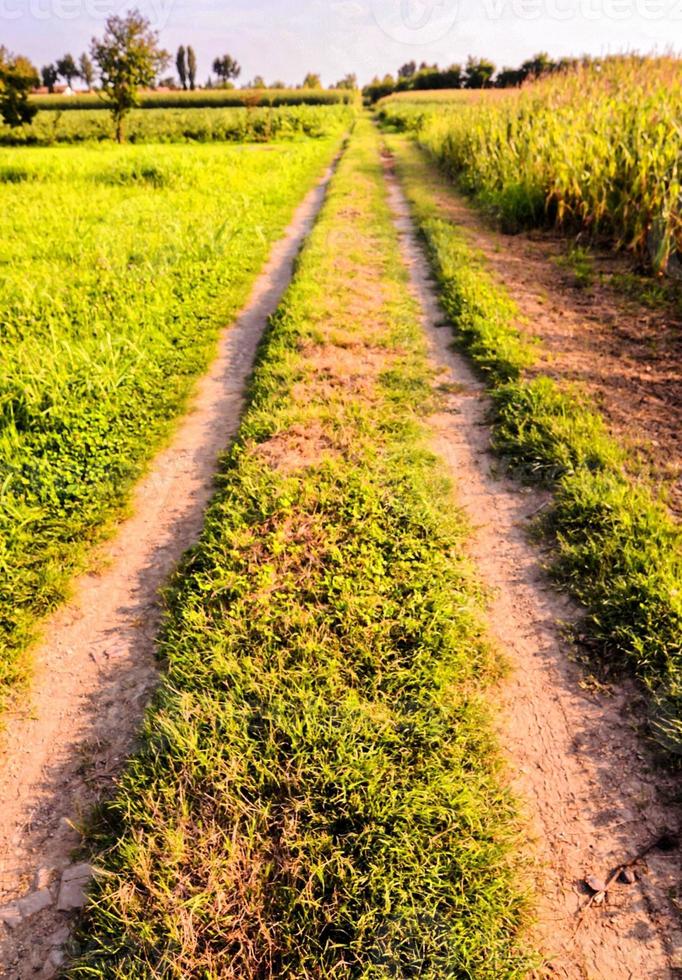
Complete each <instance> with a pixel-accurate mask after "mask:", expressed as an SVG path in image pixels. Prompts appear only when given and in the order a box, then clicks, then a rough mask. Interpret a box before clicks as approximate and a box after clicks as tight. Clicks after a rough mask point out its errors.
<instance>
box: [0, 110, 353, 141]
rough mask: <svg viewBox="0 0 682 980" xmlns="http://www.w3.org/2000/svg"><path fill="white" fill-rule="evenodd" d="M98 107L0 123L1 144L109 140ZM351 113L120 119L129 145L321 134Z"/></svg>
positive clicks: (343, 125) (169, 113) (161, 114)
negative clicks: (24, 123)
mask: <svg viewBox="0 0 682 980" xmlns="http://www.w3.org/2000/svg"><path fill="white" fill-rule="evenodd" d="M97 106H98V107H99V108H94V107H93V108H90V109H75V110H71V111H69V112H65V111H63V110H61V109H60V110H50V111H42V112H39V113H38V115H37V116H36V117H35V119H34V120H33V122H32V123H31V124H30V125H29V126H22V127H20V128H19V129H12V128H10V127H9V126H3V125H1V124H0V145H2V144H4V145H7V146H23V145H27V146H31V145H38V146H45V145H49V144H51V143H85V142H108V141H111V140H112V138H113V133H114V129H113V124H112V121H111V115H110V113H109V112H108V111H107V110H106V109H102V108H101V103H100V102H99V101H98V102H97ZM354 114H355V109H354V107H353V106H351V105H298V106H296V105H294V106H288V107H279V108H277V107H275V108H258V107H252V108H248V109H247V108H221V107H213V108H210V107H209V108H193V107H184V108H178V107H176V108H147V109H133V111H132V112H131V113H130V115H129V116H128V118H127V120H126V123H125V136H126V140H127V141H128V142H130V143H214V142H232V143H244V142H260V143H263V142H269V141H270V140H285V139H305V138H308V137H314V138H324V137H329V136H333V135H335V134H337V133H341V132H342V131H344V130H345V129H347V128H348V127H349V126H350V124H351V122H352V119H353V117H354Z"/></svg>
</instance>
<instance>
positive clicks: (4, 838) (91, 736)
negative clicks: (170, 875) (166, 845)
mask: <svg viewBox="0 0 682 980" xmlns="http://www.w3.org/2000/svg"><path fill="white" fill-rule="evenodd" d="M330 176H331V170H330V171H329V172H328V173H327V174H326V175H325V177H324V178H323V180H322V181H321V182H320V183H319V184H318V186H317V187H316V188H315V189H314V190H313V191H311V192H310V193H309V194H308V195H307V197H306V198H305V200H304V201H303V202H302V204H301V205H300V206H299V208H298V210H297V211H296V214H295V216H294V218H293V220H292V223H291V224H290V226H289V228H288V229H287V231H286V233H285V235H284V237H283V238H282V239H281V240H280V241H279V242H278V243H277V244H276V245H275V246H274V248H273V250H272V253H271V256H270V259H269V261H268V263H267V265H266V267H265V269H264V270H263V272H262V274H261V275H260V277H259V278H258V280H257V282H256V285H255V287H254V289H253V292H252V295H251V298H250V300H249V302H248V304H247V305H246V307H245V308H244V310H243V311H242V313H241V314H240V316H239V317H238V319H237V320H236V322H235V323H234V324H233V325H232V326H231V327H230V328H228V329H226V330H225V332H224V333H223V335H222V337H221V339H220V342H219V348H218V354H217V357H216V359H215V360H214V362H213V364H212V366H211V368H210V370H209V372H208V373H207V374H206V375H205V376H204V377H203V378H202V379H201V381H200V382H199V384H198V386H197V390H196V394H195V397H194V400H193V403H192V405H191V410H190V411H189V413H188V414H187V416H186V417H185V418H184V419H183V420H182V421H181V422H180V424H179V425H178V427H177V429H176V431H175V434H174V435H173V437H172V439H171V441H170V442H169V444H168V445H167V446H166V448H165V449H163V450H162V451H161V452H160V453H159V454H158V456H157V457H156V458H155V460H154V461H153V463H152V465H151V467H150V469H149V471H148V474H147V476H146V477H145V478H144V479H143V480H142V481H141V482H140V483H139V485H138V487H137V489H136V491H135V494H134V499H133V502H132V506H131V514H132V516H131V517H130V519H128V520H126V521H125V522H124V523H122V524H121V526H120V528H119V529H118V531H117V533H116V535H115V537H114V538H113V539H112V540H111V541H110V542H108V543H107V544H106V545H105V546H104V547H102V548H101V549H100V550H99V552H98V553H97V554H96V555H95V557H94V559H93V567H96V568H97V569H98V571H93V572H91V573H90V574H87V575H83V576H82V577H80V578H79V579H78V580H77V582H76V583H75V586H74V592H73V595H74V598H73V600H72V601H70V602H69V603H68V604H67V605H65V606H64V607H63V608H61V609H60V610H59V611H58V612H57V613H56V614H55V615H54V616H53V617H51V618H50V619H49V621H47V622H46V623H45V625H44V629H43V634H44V639H43V640H42V641H41V642H40V643H39V644H38V645H37V646H36V648H35V650H34V651H33V662H34V664H35V670H34V676H33V683H32V688H31V691H30V700H29V704H28V706H27V707H26V709H25V710H24V711H22V712H21V713H15V714H14V715H11V716H10V717H9V718H7V722H6V731H5V732H4V733H3V736H2V744H1V747H0V752H1V755H2V771H1V772H0V799H1V800H2V808H1V809H0V907H1V908H0V975H2V976H6V977H10V978H12V980H15V978H16V980H20V978H22V980H23V978H26V977H37V976H39V977H49V976H52V975H54V973H56V972H57V969H58V967H59V964H60V962H61V960H62V958H63V955H64V954H63V946H64V944H65V943H66V942H67V940H68V932H69V930H68V926H69V923H70V920H71V917H72V915H73V912H72V911H62V910H59V909H58V908H57V904H58V903H60V904H61V903H63V900H64V896H65V894H66V892H65V891H63V890H62V888H63V886H64V885H65V884H68V881H67V880H66V879H68V878H69V877H70V876H71V877H72V876H73V874H74V869H73V867H72V865H71V860H72V854H73V852H74V849H75V848H77V847H78V845H79V843H80V840H81V834H80V832H79V829H80V828H81V827H82V825H83V822H84V821H87V818H88V814H89V813H90V812H91V811H92V807H93V805H95V804H96V803H97V801H98V800H99V799H101V798H102V797H103V796H105V795H109V794H110V793H111V791H112V787H113V786H114V784H115V780H116V777H117V775H118V774H119V772H120V771H121V768H122V765H123V763H124V761H125V759H126V758H127V757H128V756H129V755H130V752H131V751H132V750H133V748H134V744H135V737H136V733H137V732H138V731H139V727H140V723H141V720H142V717H143V714H144V711H145V707H146V705H147V704H148V702H149V698H150V696H151V693H152V691H153V689H154V687H155V684H156V680H157V676H158V665H157V662H156V659H155V640H156V635H157V632H158V628H159V626H160V623H161V618H162V606H161V603H160V601H159V590H160V589H161V588H162V586H163V585H164V583H165V582H166V581H167V579H168V577H169V575H170V573H171V572H172V570H173V568H174V567H175V566H176V565H177V563H178V561H179V560H180V558H181V557H182V554H183V552H184V551H185V550H186V549H187V548H188V547H190V546H191V545H192V544H193V543H194V542H195V541H196V540H197V538H198V536H199V534H200V532H201V528H202V525H203V518H204V512H205V509H206V506H207V503H208V501H209V499H210V497H211V495H212V492H213V487H214V476H215V473H216V470H217V465H218V459H219V456H220V454H221V453H222V452H223V451H224V450H225V449H226V448H227V446H228V444H229V442H230V439H231V438H232V437H233V436H234V434H235V432H236V430H237V426H238V423H239V417H240V413H241V409H242V406H243V400H244V389H245V383H246V381H247V378H248V376H249V374H250V371H251V367H252V364H253V359H254V355H255V352H256V348H257V345H258V342H259V339H260V337H261V335H262V333H263V330H264V328H265V325H266V322H267V318H268V316H269V315H270V314H271V313H273V312H274V310H275V309H276V307H277V305H278V303H279V300H280V297H281V295H282V293H283V292H284V290H285V288H286V287H287V285H288V283H289V281H290V279H291V275H292V270H293V264H294V260H295V257H296V255H297V253H298V251H299V249H300V247H301V244H302V242H303V240H304V238H305V236H306V235H307V233H308V232H309V230H310V228H311V226H312V223H313V221H314V219H315V217H316V215H317V212H318V211H319V208H320V206H321V204H322V201H323V198H324V193H325V190H326V185H327V183H328V180H329V178H330ZM65 872H66V876H65ZM77 873H78V868H76V874H77ZM60 881H61V884H62V888H60ZM60 895H61V898H60ZM67 898H68V896H67ZM16 900H19V906H18V907H19V910H20V912H22V911H23V912H24V913H25V914H24V915H23V916H22V915H19V916H17V914H16V909H17V906H16V904H15V903H16ZM41 906H44V907H41ZM32 909H35V911H32ZM3 910H4V912H5V913H6V915H5V920H4V921H5V924H4V925H3V922H2V913H3ZM8 923H11V925H10V924H8Z"/></svg>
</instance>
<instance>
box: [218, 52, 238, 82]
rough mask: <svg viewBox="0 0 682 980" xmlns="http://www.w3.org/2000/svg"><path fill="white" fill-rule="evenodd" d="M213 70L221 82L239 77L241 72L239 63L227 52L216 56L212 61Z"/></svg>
mask: <svg viewBox="0 0 682 980" xmlns="http://www.w3.org/2000/svg"><path fill="white" fill-rule="evenodd" d="M213 71H214V72H215V73H216V75H217V76H218V78H220V79H221V80H222V81H223V82H229V81H230V80H231V79H233V78H239V76H240V75H241V73H242V69H241V65H240V64H239V63H238V62H237V61H235V60H234V58H233V57H232V56H231V55H229V54H224V55H222V57H220V58H216V59H215V61H214V62H213Z"/></svg>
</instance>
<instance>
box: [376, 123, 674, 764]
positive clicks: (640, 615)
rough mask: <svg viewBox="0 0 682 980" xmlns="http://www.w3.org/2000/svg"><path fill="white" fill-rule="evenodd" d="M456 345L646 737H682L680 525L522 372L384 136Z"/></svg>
mask: <svg viewBox="0 0 682 980" xmlns="http://www.w3.org/2000/svg"><path fill="white" fill-rule="evenodd" d="M388 143H389V146H390V148H391V150H392V152H393V153H394V154H395V157H396V166H397V171H398V175H399V177H400V179H401V181H402V184H403V187H404V189H405V192H406V194H407V196H408V199H409V201H410V205H411V207H412V212H413V215H414V218H415V220H416V222H417V225H418V228H419V230H420V232H421V234H422V235H423V237H424V239H425V241H426V245H427V250H428V254H429V257H430V261H431V265H432V268H433V271H434V274H435V276H436V278H437V280H438V283H439V289H440V297H441V302H442V305H443V308H444V310H445V312H446V313H447V315H448V316H449V318H450V320H451V322H452V324H453V327H454V331H455V336H456V340H457V343H458V344H459V346H461V347H462V348H464V349H465V350H466V351H467V353H468V354H469V356H470V357H471V358H472V360H473V361H474V363H475V365H476V366H477V368H478V369H479V370H480V371H481V372H482V374H483V375H484V377H485V378H486V379H487V382H488V387H489V392H490V395H491V397H492V400H493V407H494V445H495V448H496V449H497V450H498V451H499V452H500V454H501V455H502V456H503V457H504V458H505V459H506V460H507V461H508V462H509V463H510V464H511V466H512V468H513V469H515V470H516V471H517V472H519V473H520V474H521V475H522V476H523V477H525V478H531V479H533V480H536V481H539V482H541V483H543V484H545V485H547V486H550V487H552V489H553V491H554V501H553V506H552V508H551V512H550V513H549V514H548V518H547V525H548V528H549V530H550V533H551V535H552V537H553V540H554V543H555V545H556V548H555V560H554V566H553V567H554V572H555V574H556V577H557V579H558V580H559V581H560V582H561V583H563V584H564V585H566V586H567V587H568V588H569V589H570V591H571V592H572V593H573V595H575V596H576V597H577V598H578V599H579V600H580V602H581V603H583V604H584V606H585V607H586V609H587V614H588V626H589V631H590V633H591V634H592V636H593V637H594V639H595V641H596V642H597V644H598V646H599V648H600V649H601V650H602V651H603V652H604V654H605V656H607V657H608V658H609V660H610V661H613V662H615V663H616V664H620V665H621V666H627V667H628V668H629V669H632V670H634V672H635V673H636V674H637V676H638V677H639V678H640V679H641V680H642V681H643V682H644V684H645V685H646V686H647V687H648V689H649V690H650V692H651V695H652V698H651V720H652V727H653V730H654V733H655V735H656V737H657V738H658V739H659V740H660V741H661V742H662V744H663V745H664V746H665V747H666V748H669V749H672V750H673V751H675V752H678V751H679V749H680V747H681V746H682V534H681V533H680V529H679V527H678V526H677V525H676V524H675V523H674V521H673V520H672V518H671V517H670V516H669V515H668V512H667V510H666V508H665V506H664V504H663V503H662V502H661V501H660V500H658V499H657V498H656V496H655V494H654V492H653V491H652V490H651V489H650V487H648V486H647V485H646V484H645V483H644V482H640V481H637V480H635V479H634V478H633V477H632V476H631V475H630V474H629V473H628V465H627V464H628V461H627V458H626V454H625V451H624V450H623V449H622V448H621V447H620V446H619V445H618V443H617V442H616V441H615V440H614V439H613V438H612V437H611V436H610V435H609V433H608V431H607V429H606V426H605V424H604V422H603V419H602V418H601V416H600V415H599V414H598V413H597V412H596V410H595V409H594V408H593V407H592V406H591V405H590V403H589V402H588V401H587V399H586V398H585V397H584V396H583V395H582V394H581V393H580V391H579V390H578V388H575V387H570V386H566V385H559V384H557V383H556V382H555V381H554V380H552V379H551V378H548V377H544V376H540V377H536V378H534V379H532V380H529V379H527V378H526V377H524V368H526V367H528V366H529V365H530V364H532V362H533V344H532V342H531V341H529V340H528V339H527V338H526V337H525V336H523V335H522V334H521V333H520V332H519V330H518V329H517V327H516V326H515V321H516V317H517V315H518V311H517V309H516V307H515V305H514V303H513V301H512V300H511V299H510V297H509V296H508V294H507V293H506V292H505V290H504V288H503V287H502V286H501V285H500V284H498V283H497V282H495V280H494V279H493V278H492V276H491V275H490V274H489V273H488V272H487V271H486V269H485V265H484V262H483V260H482V259H480V258H479V257H478V255H477V254H476V252H475V251H474V249H473V248H472V247H471V246H470V245H469V244H468V243H467V240H466V237H465V236H464V234H463V232H462V231H461V230H459V229H458V228H457V227H456V226H455V225H453V224H452V223H451V222H450V221H449V220H447V219H446V218H443V217H442V216H441V215H442V210H441V208H440V207H439V201H442V200H443V199H444V198H447V195H448V194H451V193H453V191H452V189H451V188H450V187H449V185H448V182H447V179H446V178H445V177H444V176H443V175H442V174H441V173H440V172H439V170H438V167H437V165H436V164H435V163H432V162H431V161H429V160H428V158H427V157H426V155H425V154H424V153H423V151H421V150H420V149H419V148H418V147H417V146H416V145H415V144H414V143H413V142H411V141H408V140H407V139H405V138H403V137H400V138H397V137H392V136H389V137H388Z"/></svg>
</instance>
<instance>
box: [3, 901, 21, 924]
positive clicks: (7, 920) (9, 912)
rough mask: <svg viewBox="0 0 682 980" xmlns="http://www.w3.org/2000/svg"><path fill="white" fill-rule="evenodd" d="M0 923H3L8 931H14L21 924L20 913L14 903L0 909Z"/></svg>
mask: <svg viewBox="0 0 682 980" xmlns="http://www.w3.org/2000/svg"><path fill="white" fill-rule="evenodd" d="M0 922H4V924H5V925H6V926H7V928H8V929H16V927H17V926H18V925H19V923H20V922H21V911H20V909H19V906H18V905H17V903H16V902H10V903H9V905H5V906H3V908H1V909H0Z"/></svg>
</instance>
